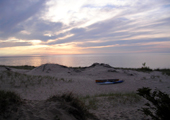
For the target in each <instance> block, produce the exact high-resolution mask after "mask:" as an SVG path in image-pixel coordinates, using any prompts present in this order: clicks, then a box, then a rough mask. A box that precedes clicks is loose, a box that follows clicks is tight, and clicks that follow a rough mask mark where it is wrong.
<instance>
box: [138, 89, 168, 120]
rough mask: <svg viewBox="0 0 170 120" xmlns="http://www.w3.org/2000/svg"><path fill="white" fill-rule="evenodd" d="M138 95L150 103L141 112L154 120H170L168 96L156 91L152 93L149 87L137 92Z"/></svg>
mask: <svg viewBox="0 0 170 120" xmlns="http://www.w3.org/2000/svg"><path fill="white" fill-rule="evenodd" d="M137 91H138V93H137V94H138V95H140V96H142V97H144V98H145V99H147V100H148V101H149V102H148V103H146V104H145V107H143V108H141V109H140V110H141V111H142V112H143V113H144V114H145V115H147V116H150V117H151V118H152V119H153V120H170V97H169V95H168V94H166V93H163V92H161V91H160V90H158V89H155V90H154V91H153V92H151V89H150V88H148V87H143V88H140V89H138V90H137Z"/></svg>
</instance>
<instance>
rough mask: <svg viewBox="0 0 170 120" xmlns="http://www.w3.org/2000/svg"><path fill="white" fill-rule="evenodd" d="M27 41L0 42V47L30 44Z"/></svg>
mask: <svg viewBox="0 0 170 120" xmlns="http://www.w3.org/2000/svg"><path fill="white" fill-rule="evenodd" d="M30 45H32V44H31V43H29V42H0V48H5V47H16V46H30Z"/></svg>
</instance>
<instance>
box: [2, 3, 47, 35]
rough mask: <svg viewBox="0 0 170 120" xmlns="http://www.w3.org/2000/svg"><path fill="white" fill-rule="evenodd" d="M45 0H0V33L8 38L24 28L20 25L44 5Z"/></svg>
mask: <svg viewBox="0 0 170 120" xmlns="http://www.w3.org/2000/svg"><path fill="white" fill-rule="evenodd" d="M44 3H45V0H38V1H37V0H36V1H32V0H25V1H24V0H15V1H13V0H1V1H0V14H1V18H0V35H1V38H8V37H11V36H12V35H15V34H16V33H18V32H20V31H22V30H24V27H23V26H22V25H20V24H21V23H22V22H24V21H26V20H27V19H29V18H30V17H32V16H34V15H35V14H37V13H38V12H39V11H40V10H42V7H43V6H44Z"/></svg>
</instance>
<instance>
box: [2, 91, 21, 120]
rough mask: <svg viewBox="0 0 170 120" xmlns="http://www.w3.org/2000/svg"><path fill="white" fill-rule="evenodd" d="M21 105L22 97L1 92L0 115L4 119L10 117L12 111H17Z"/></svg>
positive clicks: (9, 92) (13, 93) (12, 93)
mask: <svg viewBox="0 0 170 120" xmlns="http://www.w3.org/2000/svg"><path fill="white" fill-rule="evenodd" d="M21 103H22V99H21V97H20V96H19V95H18V94H16V93H15V92H12V91H4V90H0V115H1V116H3V117H4V118H6V117H8V116H9V114H10V112H11V111H17V108H18V106H19V105H21Z"/></svg>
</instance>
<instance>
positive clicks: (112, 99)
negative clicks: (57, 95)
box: [80, 92, 142, 110]
mask: <svg viewBox="0 0 170 120" xmlns="http://www.w3.org/2000/svg"><path fill="white" fill-rule="evenodd" d="M141 98H142V97H140V96H139V95H137V94H136V93H135V92H128V93H119V92H117V93H106V94H96V95H93V96H89V95H87V96H84V97H81V98H80V99H81V100H82V101H83V102H84V103H85V104H86V106H87V108H88V109H93V110H96V109H98V106H99V105H100V106H102V105H103V103H105V102H106V101H107V102H109V103H110V104H111V105H112V107H115V106H117V105H120V104H123V105H128V104H135V103H138V102H140V101H141Z"/></svg>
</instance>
